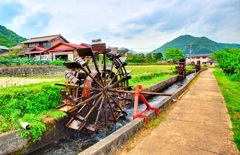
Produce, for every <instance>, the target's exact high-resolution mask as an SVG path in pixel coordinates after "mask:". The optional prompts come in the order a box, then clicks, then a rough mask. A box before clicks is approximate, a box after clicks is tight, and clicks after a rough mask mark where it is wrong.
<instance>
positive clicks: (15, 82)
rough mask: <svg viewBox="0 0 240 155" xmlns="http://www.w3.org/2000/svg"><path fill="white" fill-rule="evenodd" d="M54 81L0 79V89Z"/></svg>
mask: <svg viewBox="0 0 240 155" xmlns="http://www.w3.org/2000/svg"><path fill="white" fill-rule="evenodd" d="M50 81H56V79H29V78H15V77H0V87H9V86H12V85H17V86H18V85H26V84H32V83H40V82H50Z"/></svg>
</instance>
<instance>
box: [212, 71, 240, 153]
mask: <svg viewBox="0 0 240 155" xmlns="http://www.w3.org/2000/svg"><path fill="white" fill-rule="evenodd" d="M214 76H215V77H216V79H217V82H218V85H219V87H220V89H221V91H222V94H223V96H224V100H225V102H226V106H227V109H228V113H229V115H230V118H231V121H232V131H233V132H234V139H233V140H234V142H235V143H236V145H237V147H238V150H240V100H239V97H240V82H235V81H231V80H230V79H229V77H228V76H226V75H225V74H224V73H223V72H222V70H219V69H217V70H215V71H214Z"/></svg>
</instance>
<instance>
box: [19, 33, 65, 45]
mask: <svg viewBox="0 0 240 155" xmlns="http://www.w3.org/2000/svg"><path fill="white" fill-rule="evenodd" d="M57 37H61V38H62V39H63V40H64V41H65V42H67V43H69V41H68V40H67V39H65V38H64V37H63V36H62V35H61V34H55V35H50V36H42V37H35V38H31V39H29V40H26V41H24V42H22V43H35V42H42V41H51V40H53V39H55V38H57Z"/></svg>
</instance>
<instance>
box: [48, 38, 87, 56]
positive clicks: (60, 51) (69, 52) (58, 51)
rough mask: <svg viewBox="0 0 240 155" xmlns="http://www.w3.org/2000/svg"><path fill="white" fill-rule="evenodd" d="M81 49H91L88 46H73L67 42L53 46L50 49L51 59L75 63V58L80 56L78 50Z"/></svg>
mask: <svg viewBox="0 0 240 155" xmlns="http://www.w3.org/2000/svg"><path fill="white" fill-rule="evenodd" d="M80 48H90V47H89V46H88V45H86V44H80V45H78V44H71V43H66V42H59V43H58V44H56V45H54V46H52V47H51V48H49V49H48V53H49V55H50V58H52V59H53V60H58V59H62V60H69V61H73V59H74V58H75V57H77V56H78V52H77V50H78V49H80Z"/></svg>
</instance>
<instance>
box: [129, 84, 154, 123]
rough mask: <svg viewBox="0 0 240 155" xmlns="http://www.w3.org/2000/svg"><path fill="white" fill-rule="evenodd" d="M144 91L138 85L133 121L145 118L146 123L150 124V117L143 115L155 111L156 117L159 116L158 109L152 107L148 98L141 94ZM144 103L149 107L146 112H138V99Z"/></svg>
mask: <svg viewBox="0 0 240 155" xmlns="http://www.w3.org/2000/svg"><path fill="white" fill-rule="evenodd" d="M141 91H142V86H141V85H137V86H136V90H135V95H134V114H133V119H136V118H144V121H145V123H148V116H145V115H142V114H143V113H144V112H146V111H148V110H154V111H155V116H158V108H154V107H151V106H150V104H149V103H148V101H147V100H146V98H145V97H144V96H143V95H142V94H141ZM139 97H140V99H141V100H142V101H143V103H144V104H145V105H146V106H147V107H146V109H145V110H142V111H141V112H138V99H139Z"/></svg>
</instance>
